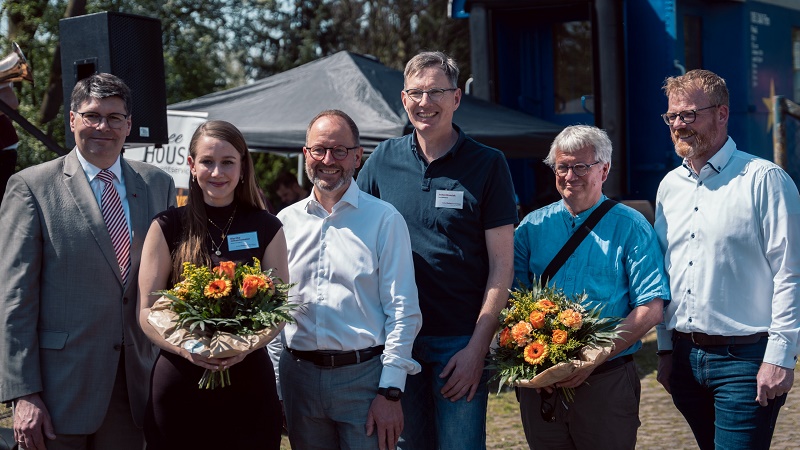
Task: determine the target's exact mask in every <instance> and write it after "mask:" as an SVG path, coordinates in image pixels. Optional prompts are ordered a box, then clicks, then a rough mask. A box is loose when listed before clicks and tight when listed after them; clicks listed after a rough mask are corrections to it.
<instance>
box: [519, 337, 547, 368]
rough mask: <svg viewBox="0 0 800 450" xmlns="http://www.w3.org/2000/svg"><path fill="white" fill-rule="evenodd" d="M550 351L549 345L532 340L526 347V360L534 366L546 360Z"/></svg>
mask: <svg viewBox="0 0 800 450" xmlns="http://www.w3.org/2000/svg"><path fill="white" fill-rule="evenodd" d="M548 353H549V352H548V350H547V345H545V344H543V343H541V342H539V341H535V342H531V343H530V344H528V346H527V347H525V352H524V354H525V362H527V363H528V364H531V365H534V366H536V365H539V364H541V363H543V362H544V359H545V358H547V354H548Z"/></svg>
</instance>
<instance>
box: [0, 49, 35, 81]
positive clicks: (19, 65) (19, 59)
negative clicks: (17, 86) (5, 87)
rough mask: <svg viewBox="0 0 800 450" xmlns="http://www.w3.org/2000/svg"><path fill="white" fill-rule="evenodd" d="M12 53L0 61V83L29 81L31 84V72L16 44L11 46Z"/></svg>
mask: <svg viewBox="0 0 800 450" xmlns="http://www.w3.org/2000/svg"><path fill="white" fill-rule="evenodd" d="M12 46H13V48H14V51H13V52H12V53H11V54H10V55H8V56H6V57H5V58H3V59H0V83H8V82H14V81H22V80H25V81H30V82H31V83H33V70H32V69H31V68H30V66H29V65H28V60H27V59H25V55H23V54H22V50H20V48H19V45H17V43H16V42H14V43H13V44H12Z"/></svg>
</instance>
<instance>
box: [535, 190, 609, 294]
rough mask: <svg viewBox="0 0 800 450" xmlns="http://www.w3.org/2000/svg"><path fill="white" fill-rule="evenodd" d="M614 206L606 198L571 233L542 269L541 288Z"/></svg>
mask: <svg viewBox="0 0 800 450" xmlns="http://www.w3.org/2000/svg"><path fill="white" fill-rule="evenodd" d="M616 204H617V202H615V201H614V200H611V199H610V198H607V199H606V200H605V201H604V202H603V203H601V204H600V206H598V207H597V209H595V210H594V211H592V213H591V214H589V217H587V218H586V220H585V221H584V222H583V225H581V226H580V227H579V228H578V229H577V230H575V232H574V233H572V236H570V238H569V239H568V240H567V242H566V243H565V244H564V246H563V247H561V250H559V251H558V253H556V256H554V257H553V260H552V261H550V264H548V265H547V268H546V269H544V272H542V275H541V277H539V281H540V283H541V284H542V286H544V285H546V284H547V283H548V282H549V281H550V279H551V278H553V275H555V274H556V272H558V269H560V268H561V266H563V265H564V263H565V262H566V261H567V258H569V256H570V255H572V253H574V252H575V249H576V248H578V246H579V245H580V244H581V242H583V240H584V239H585V238H586V236H588V235H589V233H590V232H591V231H592V228H594V226H595V225H597V223H598V222H600V219H602V218H603V216H605V215H606V213H607V212H608V211H609V210H610V209H611V208H613V207H614V205H616Z"/></svg>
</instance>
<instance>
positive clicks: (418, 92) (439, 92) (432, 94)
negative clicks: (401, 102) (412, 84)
mask: <svg viewBox="0 0 800 450" xmlns="http://www.w3.org/2000/svg"><path fill="white" fill-rule="evenodd" d="M456 89H458V88H449V89H428V90H427V91H425V90H422V89H406V90H404V91H403V92H405V93H406V95H408V98H410V99H411V100H414V102H416V103H419V102H421V101H422V96H423V95H424V94H428V98H429V99H430V100H431V101H432V102H438V101H439V100H441V99H442V97H444V93H445V92H450V91H455V90H456Z"/></svg>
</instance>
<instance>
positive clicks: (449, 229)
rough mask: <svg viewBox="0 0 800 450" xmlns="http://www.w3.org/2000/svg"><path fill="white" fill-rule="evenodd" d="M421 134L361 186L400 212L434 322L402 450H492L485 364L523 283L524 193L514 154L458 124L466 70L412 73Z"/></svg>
mask: <svg viewBox="0 0 800 450" xmlns="http://www.w3.org/2000/svg"><path fill="white" fill-rule="evenodd" d="M404 79H405V89H404V90H403V91H402V93H401V95H402V99H403V105H404V107H405V109H406V112H407V113H408V117H409V120H410V121H411V123H412V124H413V125H414V128H415V129H414V132H413V133H411V134H409V135H406V136H404V137H401V138H396V139H390V140H388V141H386V142H383V143H381V144H380V145H378V147H377V148H376V149H375V152H374V153H373V154H372V156H370V157H369V159H368V160H367V162H366V164H365V165H364V168H363V169H362V170H361V172H360V174H359V176H358V185H359V187H360V188H361V189H362V190H363V191H366V192H368V193H370V194H372V195H374V196H376V197H379V198H381V199H383V200H386V201H388V202H389V203H391V204H393V205H394V206H395V207H396V208H397V209H398V210H399V211H400V213H401V214H402V215H403V217H404V218H405V220H406V223H407V224H408V228H409V232H410V234H411V247H412V250H413V253H414V270H415V273H416V281H417V287H418V289H419V300H420V308H421V310H422V318H423V320H422V331H421V332H420V334H419V335H418V336H417V339H416V340H415V341H414V350H413V359H414V360H416V361H418V362H419V363H421V365H422V372H421V373H420V374H417V375H413V376H409V377H408V380H407V382H406V391H405V394H404V396H403V399H402V402H403V413H404V416H405V427H404V430H403V433H402V435H401V439H400V442H399V444H398V448H401V449H415V450H416V449H434V448H438V449H449V448H452V449H459V450H465V449H467V450H468V449H484V448H485V447H486V427H485V422H486V403H487V400H488V394H489V391H488V387H487V386H486V381H487V379H488V378H489V376H490V374H489V373H488V371H484V365H485V358H486V355H487V353H488V350H489V345H490V344H491V342H492V338H493V336H494V332H495V329H496V327H497V316H498V313H499V311H500V310H501V309H502V308H503V307H504V306H505V304H506V301H507V300H508V289H509V288H510V287H511V281H512V278H513V274H514V225H515V224H516V223H517V210H516V205H515V203H514V188H513V185H512V183H511V175H510V173H509V171H508V164H507V163H506V160H505V157H504V156H503V154H502V153H501V152H500V151H499V150H496V149H493V148H489V147H486V146H484V145H482V144H479V143H478V142H476V141H474V140H472V139H471V138H469V137H468V136H466V135H465V134H464V132H463V131H461V129H460V128H459V127H458V126H456V125H455V124H453V113H454V112H455V110H456V109H457V108H458V105H459V103H460V101H461V90H460V89H459V88H458V87H456V82H457V80H458V67H457V66H456V63H455V61H453V59H452V58H450V57H448V56H447V55H445V54H444V53H441V52H424V53H420V54H418V55H417V56H415V57H414V58H412V59H411V60H410V61H409V62H408V64H407V65H406V69H405V73H404Z"/></svg>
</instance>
